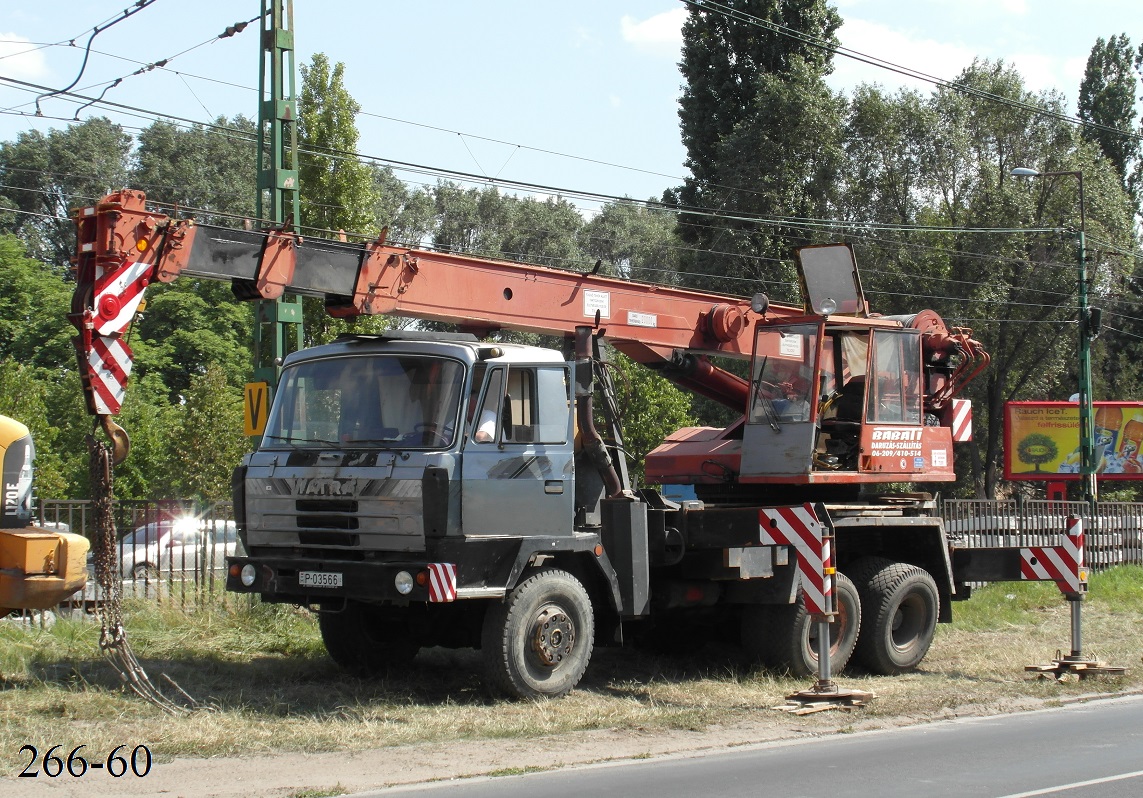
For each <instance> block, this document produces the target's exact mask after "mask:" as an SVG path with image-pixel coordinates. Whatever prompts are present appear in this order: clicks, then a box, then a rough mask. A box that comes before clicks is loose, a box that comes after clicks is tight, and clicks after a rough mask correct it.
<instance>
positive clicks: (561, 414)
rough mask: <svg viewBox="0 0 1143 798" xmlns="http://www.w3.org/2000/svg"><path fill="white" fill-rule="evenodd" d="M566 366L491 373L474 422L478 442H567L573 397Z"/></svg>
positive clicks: (475, 438) (514, 369)
mask: <svg viewBox="0 0 1143 798" xmlns="http://www.w3.org/2000/svg"><path fill="white" fill-rule="evenodd" d="M568 385H569V382H568V376H567V370H566V369H564V368H562V367H518V368H509V369H507V370H505V369H494V370H492V371H491V372H490V373H489V376H488V379H487V388H486V389H485V392H484V399H483V401H482V402H481V406H480V411H479V413H478V414H477V419H476V421H475V423H474V430H475V431H474V433H473V440H475V441H476V442H478V443H489V442H492V441H500V442H501V443H502V444H510V443H565V442H566V441H567V436H568V413H569V412H570V407H571V404H570V395H569V389H568Z"/></svg>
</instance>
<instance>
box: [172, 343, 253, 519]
mask: <svg viewBox="0 0 1143 798" xmlns="http://www.w3.org/2000/svg"><path fill="white" fill-rule="evenodd" d="M177 416H178V418H177V420H176V421H175V423H174V428H173V430H172V434H171V436H170V438H169V439H168V442H169V447H170V448H169V454H168V461H169V463H170V468H169V470H168V472H167V478H168V482H167V486H166V487H167V491H168V495H169V496H172V497H174V496H177V497H180V498H188V497H194V498H198V499H204V500H207V501H224V500H226V499H229V498H230V474H231V471H233V469H234V466H235V465H237V464H238V463H239V462H240V461H241V460H242V457H243V455H245V453H246V451H247V442H246V438H245V437H244V435H243V423H244V422H243V409H242V392H241V391H240V390H239V389H237V388H234V387H232V386H231V385H229V384H228V383H227V379H226V372H225V370H224V369H222V368H219V367H218V366H217V365H215V364H210V365H208V366H207V367H206V371H205V372H204V373H203V374H201V375H199V376H196V377H194V378H193V379H192V380H191V384H190V387H189V389H188V390H187V394H186V403H185V404H183V405H181V407H179V408H178V412H177Z"/></svg>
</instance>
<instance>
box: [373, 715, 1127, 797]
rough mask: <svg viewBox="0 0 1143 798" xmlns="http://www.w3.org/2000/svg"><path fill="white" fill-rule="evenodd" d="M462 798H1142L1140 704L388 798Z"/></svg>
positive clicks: (489, 781) (470, 783) (492, 781)
mask: <svg viewBox="0 0 1143 798" xmlns="http://www.w3.org/2000/svg"><path fill="white" fill-rule="evenodd" d="M412 792H416V793H420V794H429V795H433V796H438V795H439V796H465V798H535V796H537V795H542V796H544V798H563V797H564V796H566V797H567V798H585V796H587V797H588V798H595V797H596V796H611V795H621V796H624V797H625V798H668V797H669V796H679V797H680V798H682V796H687V797H688V798H689V797H690V796H701V798H722V797H723V796H726V798H730V796H734V797H735V798H737V797H738V796H759V795H761V796H781V798H800V797H802V796H806V797H810V796H812V797H814V798H816V797H817V796H821V797H822V798H846V796H862V798H864V796H878V798H892V796H909V798H915V797H917V796H920V797H921V798H945V797H946V796H947V797H948V798H953V797H954V796H955V798H974V797H976V796H981V797H982V798H1025V797H1027V798H1031V796H1069V797H1070V796H1076V797H1077V798H1078V796H1083V798H1127V797H1128V796H1130V797H1131V798H1137V796H1140V795H1143V696H1133V697H1128V698H1118V699H1110V700H1102V701H1092V702H1089V703H1082V704H1072V705H1069V706H1066V707H1061V708H1058V709H1051V710H1043V711H1038V712H1026V713H1020V714H1016V715H1003V716H995V717H989V718H969V719H964V720H955V721H945V722H940V723H932V724H927V725H924V726H913V727H909V728H904V729H896V730H891V731H883V732H867V733H862V734H853V735H838V736H833V737H828V738H824V739H819V740H802V741H795V742H788V743H777V744H770V745H762V746H750V747H746V748H736V749H734V750H733V751H728V752H724V753H717V754H707V755H705V756H690V757H672V758H663V759H653V760H640V761H634V762H624V763H615V764H608V765H597V766H589V767H580V768H569V769H564V770H557V771H548V772H543V773H532V774H527V775H521V776H502V777H498V778H482V779H472V780H466V781H458V782H446V783H440V784H432V785H425V786H419V787H404V788H396V789H390V790H382V791H379V792H372V793H367V794H363V795H369V796H377V797H378V798H381V797H382V796H392V795H396V794H402V793H412Z"/></svg>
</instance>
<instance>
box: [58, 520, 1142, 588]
mask: <svg viewBox="0 0 1143 798" xmlns="http://www.w3.org/2000/svg"><path fill="white" fill-rule="evenodd" d="M941 515H942V517H943V519H944V523H945V529H946V531H947V533H948V536H949V540H950V541H951V542H953V543H954V545H957V546H962V547H967V548H972V547H993V546H1045V545H1046V546H1050V545H1056V544H1057V543H1058V542H1059V540H1060V537H1061V536H1062V535H1063V534H1064V531H1065V529H1066V525H1067V519H1068V518H1071V517H1076V518H1081V519H1083V522H1084V538H1085V559H1086V561H1087V565H1088V567H1090V568H1091V569H1092V570H1095V571H1099V570H1104V569H1106V568H1110V567H1111V566H1114V565H1120V564H1124V563H1131V564H1135V565H1143V503H1128V502H1101V503H1098V504H1097V506H1096V509H1095V512H1094V513H1092V512H1091V511H1090V509H1089V507H1088V505H1087V504H1086V503H1084V502H1060V501H1041V500H1024V501H1021V500H1016V499H1012V500H1007V501H990V500H978V499H946V500H944V501H943V502H942V503H941ZM113 516H114V519H115V529H116V538H117V540H118V551H117V555H118V566H119V574H118V578H119V579H120V580H121V584H122V588H123V595H124V596H125V597H131V596H137V597H144V598H152V599H156V600H158V601H160V602H163V601H169V602H176V603H178V604H180V605H182V606H195V605H199V604H201V603H203V602H206V601H209V602H218V601H221V600H224V599H225V597H226V596H227V594H226V592H225V584H226V557H227V555H230V554H236V553H237V554H241V553H242V552H241V551H240V544H239V543H238V541H237V535H236V531H237V530H236V528H235V525H234V520H233V519H234V515H233V508H232V507H231V505H230V504H229V503H228V502H227V503H219V504H211V505H205V506H204V505H200V504H197V503H195V502H193V501H189V500H172V501H126V500H124V501H116V502H115V503H114V504H113ZM39 518H40V519H41V521H42V522H43V523H44V524H45V525H47V526H49V527H56V528H61V529H62V528H66V529H69V530H70V531H72V532H75V533H77V534H81V535H84V536H85V537H87V538H88V539H92V538H93V537H94V532H95V529H94V515H93V513H92V510H91V503H90V502H89V501H84V500H74V501H73V500H44V501H42V502H41V503H40V515H39ZM94 577H95V574H94V568H93V567H92V566H91V565H90V564H89V566H88V586H87V587H86V588H85V590H84V592H83V593H82V594H77V595H76V596H75V597H74V598H73V599H72V601H71V603H72V604H73V605H81V606H86V607H89V608H90V607H91V606H92V605H93V604H94V603H95V602H98V601H100V600H102V595H101V593H100V590H99V588H98V586H97V585H96V584H95V578H94ZM232 598H235V599H238V598H244V597H239V596H232Z"/></svg>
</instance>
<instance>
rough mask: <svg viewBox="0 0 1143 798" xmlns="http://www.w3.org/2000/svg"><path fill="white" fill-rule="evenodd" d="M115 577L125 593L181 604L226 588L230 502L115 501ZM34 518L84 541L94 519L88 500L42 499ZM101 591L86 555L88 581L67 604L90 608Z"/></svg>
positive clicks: (231, 542) (232, 540) (234, 540)
mask: <svg viewBox="0 0 1143 798" xmlns="http://www.w3.org/2000/svg"><path fill="white" fill-rule="evenodd" d="M112 515H113V518H114V521H115V537H116V540H117V544H116V548H117V551H116V564H117V568H118V573H117V574H116V578H118V579H119V580H120V583H121V585H122V593H123V596H124V597H128V598H129V597H141V598H148V599H155V600H157V601H160V602H164V601H168V602H175V603H178V604H180V605H182V606H189V605H197V604H200V603H202V602H204V601H212V602H214V601H217V600H219V599H220V598H221V597H224V596H225V595H226V594H225V585H226V557H227V556H228V555H231V554H241V553H242V552H241V551H240V548H241V545H240V544H239V542H238V536H237V528H236V526H235V524H234V515H233V509H232V507H231V505H230V503H229V502H225V503H218V504H210V505H202V504H198V503H196V502H193V501H189V500H164V501H127V500H124V501H116V502H114V503H113V504H112ZM39 518H40V520H41V522H42V523H43V524H44V525H45V526H47V527H49V528H57V529H67V530H69V531H71V532H74V533H76V534H80V535H83V536H84V537H86V538H88V539H89V540H93V539H94V536H95V527H94V524H95V520H94V514H93V513H92V509H91V503H90V502H89V501H83V500H76V501H69V500H44V501H42V502H41V503H40V513H39ZM102 600H103V595H102V591H101V589H100V588H99V586H98V585H97V584H96V581H95V569H94V561H93V560H92V558H91V557H89V558H88V584H87V587H86V588H85V589H84V591H83V593H82V594H77V595H76V596H74V597H73V598H72V599H71V601H70V603H71V604H72V605H73V606H77V605H83V606H85V607H91V606H92V605H94V604H95V603H96V602H99V601H102Z"/></svg>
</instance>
